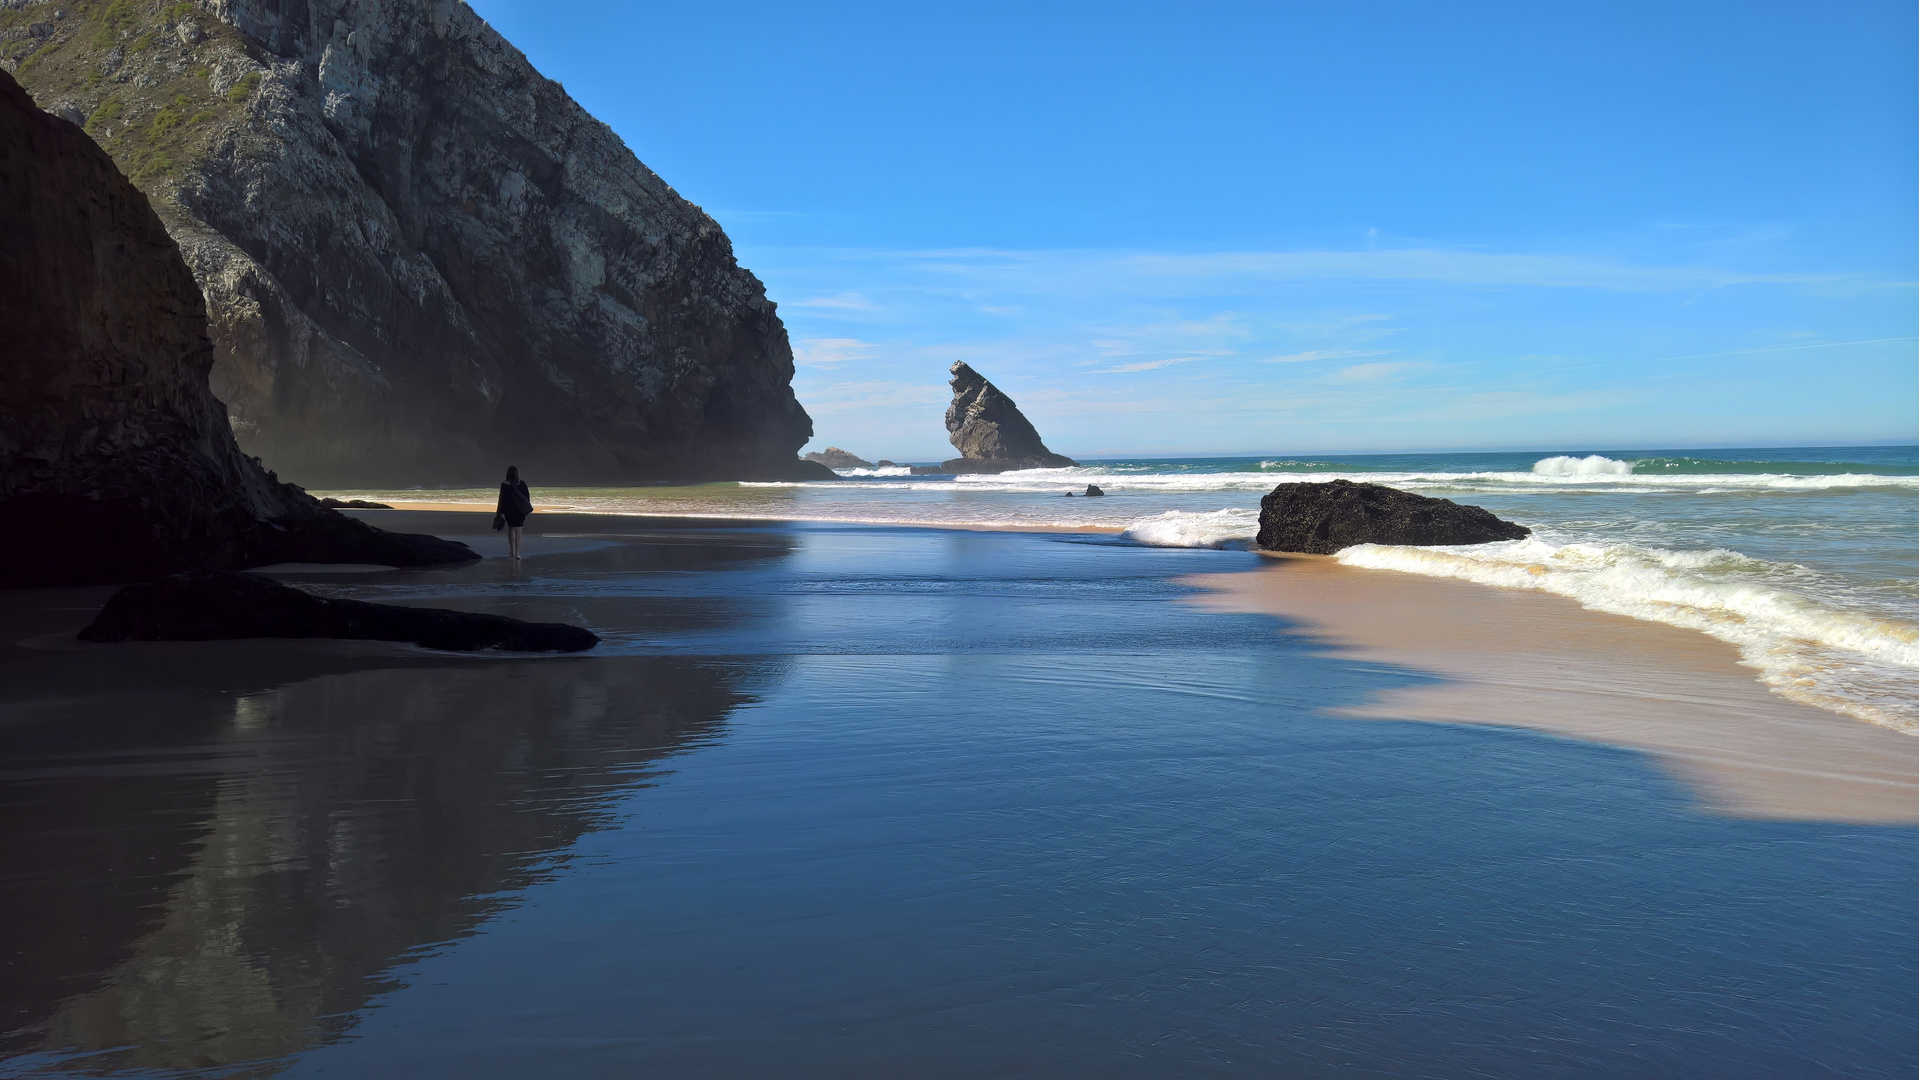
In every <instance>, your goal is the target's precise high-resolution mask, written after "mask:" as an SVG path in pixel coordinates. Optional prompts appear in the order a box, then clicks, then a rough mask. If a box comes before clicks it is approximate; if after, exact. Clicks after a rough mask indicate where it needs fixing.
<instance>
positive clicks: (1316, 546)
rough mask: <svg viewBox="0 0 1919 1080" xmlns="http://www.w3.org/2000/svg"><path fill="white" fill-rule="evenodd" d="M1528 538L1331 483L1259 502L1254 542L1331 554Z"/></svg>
mask: <svg viewBox="0 0 1919 1080" xmlns="http://www.w3.org/2000/svg"><path fill="white" fill-rule="evenodd" d="M1530 535H1532V530H1531V529H1528V528H1527V527H1526V526H1524V525H1515V524H1513V523H1512V522H1510V521H1505V520H1502V519H1500V518H1498V517H1495V516H1493V514H1492V513H1491V512H1490V511H1487V510H1484V509H1482V508H1480V507H1477V506H1462V505H1460V504H1459V503H1456V502H1453V501H1452V500H1451V499H1435V498H1431V497H1429V496H1425V495H1414V494H1413V493H1411V492H1408V491H1400V490H1398V489H1396V488H1389V487H1387V486H1385V485H1384V484H1355V483H1353V482H1352V481H1350V480H1334V481H1332V482H1330V483H1324V484H1310V483H1300V484H1281V485H1279V486H1278V487H1276V488H1274V489H1273V490H1272V493H1271V494H1269V495H1267V496H1266V497H1265V498H1263V499H1261V500H1259V537H1258V540H1257V541H1256V542H1257V544H1258V545H1259V546H1260V547H1262V548H1264V549H1266V550H1268V551H1298V552H1304V553H1306V554H1311V555H1331V554H1333V553H1334V552H1336V551H1339V550H1340V549H1342V548H1348V547H1352V546H1353V545H1354V544H1413V545H1422V546H1424V545H1451V544H1486V543H1491V542H1493V541H1495V540H1523V539H1525V538H1526V537H1528V536H1530Z"/></svg>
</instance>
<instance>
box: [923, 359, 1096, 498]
mask: <svg viewBox="0 0 1919 1080" xmlns="http://www.w3.org/2000/svg"><path fill="white" fill-rule="evenodd" d="M952 375H953V381H952V386H953V403H952V404H951V405H948V406H947V407H946V437H947V438H948V439H949V440H950V441H951V442H952V444H953V448H954V449H956V450H958V451H959V452H960V456H959V457H956V458H951V459H949V460H947V461H945V462H943V463H941V465H940V467H939V471H940V472H948V473H1001V472H1011V471H1013V470H1014V469H1064V468H1069V467H1071V466H1074V465H1077V464H1079V462H1077V461H1074V460H1073V459H1072V458H1069V457H1065V456H1064V455H1061V454H1055V453H1053V452H1052V451H1051V450H1048V449H1046V444H1045V443H1043V442H1041V441H1040V437H1039V432H1037V431H1035V430H1033V423H1032V421H1030V420H1028V419H1026V416H1025V414H1024V413H1021V412H1020V411H1019V406H1018V405H1015V404H1014V403H1013V399H1012V398H1009V397H1007V396H1006V395H1005V394H1004V393H1002V392H1001V391H1000V388H999V387H997V386H994V385H993V384H992V383H990V382H987V381H986V377H985V376H984V375H981V374H980V373H979V372H977V371H974V370H973V369H972V368H971V367H969V366H967V364H966V363H965V362H964V361H961V362H958V363H955V364H954V365H953V367H952Z"/></svg>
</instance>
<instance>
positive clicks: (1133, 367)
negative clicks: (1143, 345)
mask: <svg viewBox="0 0 1919 1080" xmlns="http://www.w3.org/2000/svg"><path fill="white" fill-rule="evenodd" d="M1200 359H1202V357H1198V356H1175V357H1171V358H1169V359H1166V360H1142V361H1140V362H1139V363H1137V364H1121V365H1120V366H1118V367H1109V368H1100V369H1099V370H1098V371H1096V372H1095V373H1094V374H1097V375H1126V374H1130V373H1132V372H1135V371H1158V370H1159V369H1160V368H1169V367H1172V366H1173V365H1174V364H1191V363H1194V362H1196V361H1198V360H1200Z"/></svg>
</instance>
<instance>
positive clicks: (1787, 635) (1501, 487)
mask: <svg viewBox="0 0 1919 1080" xmlns="http://www.w3.org/2000/svg"><path fill="white" fill-rule="evenodd" d="M1341 478H1343V479H1348V480H1354V481H1371V482H1375V483H1382V484H1389V485H1391V486H1393V487H1397V488H1401V489H1404V490H1407V491H1414V492H1418V493H1420V494H1423V495H1432V496H1438V497H1441V498H1447V499H1453V500H1455V501H1458V502H1466V503H1474V504H1477V505H1480V506H1484V507H1486V508H1487V509H1489V510H1491V511H1493V512H1494V513H1497V514H1499V515H1500V516H1501V517H1505V518H1509V519H1511V520H1514V521H1517V522H1519V523H1521V524H1524V525H1527V526H1530V527H1532V529H1533V530H1534V534H1533V536H1532V537H1531V538H1529V539H1527V540H1522V541H1514V542H1509V543H1497V544H1484V545H1476V546H1473V547H1467V548H1410V547H1382V546H1375V545H1366V546H1362V547H1356V548H1349V549H1347V550H1346V551H1343V552H1340V553H1339V555H1338V556H1337V557H1338V558H1339V559H1340V561H1342V562H1346V563H1349V564H1352V565H1356V566H1364V567H1373V568H1378V569H1381V570H1391V571H1397V572H1403V573H1415V574H1426V575H1432V576H1439V577H1453V578H1460V579H1464V580H1468V581H1474V582H1479V583H1482V584H1485V585H1490V586H1496V587H1502V588H1522V589H1537V590H1542V591H1546V592H1551V593H1556V594H1559V595H1563V596H1566V597H1569V598H1571V599H1574V600H1576V601H1578V602H1579V603H1581V604H1583V605H1585V606H1587V607H1590V608H1594V609H1596V610H1600V611H1606V612H1611V613H1613V614H1619V615H1626V616H1630V617H1633V618H1638V619H1646V620H1650V621H1654V622H1662V623H1668V624H1672V625H1676V626H1682V627H1686V628H1689V629H1692V630H1697V631H1700V632H1702V633H1706V634H1710V635H1712V636H1713V637H1716V638H1719V639H1721V640H1724V641H1727V642H1729V643H1731V644H1733V645H1734V646H1736V647H1738V649H1739V651H1740V656H1741V659H1742V661H1743V662H1744V663H1745V664H1747V665H1749V666H1751V667H1752V668H1754V669H1755V670H1756V671H1757V673H1758V677H1759V678H1760V679H1762V680H1763V681H1764V682H1765V683H1766V684H1767V685H1768V686H1770V687H1771V688H1772V689H1774V690H1775V691H1776V692H1778V693H1780V694H1783V695H1785V696H1787V697H1790V698H1793V699H1795V700H1798V701H1802V702H1805V703H1807V704H1811V705H1816V706H1818V707H1821V708H1825V709H1829V710H1832V711H1835V712H1839V713H1843V714H1846V715H1849V716H1853V717H1856V718H1858V719H1861V720H1866V721H1870V722H1872V723H1877V724H1883V725H1886V726H1888V727H1893V728H1896V729H1899V730H1901V731H1905V732H1907V733H1909V734H1919V543H1915V537H1916V535H1919V532H1916V530H1915V528H1914V525H1915V522H1919V447H1912V446H1901V447H1823V448H1819V447H1815V448H1804V447H1796V448H1748V449H1730V450H1723V449H1722V450H1711V451H1700V450H1686V451H1680V450H1663V451H1630V452H1628V451H1608V450H1566V451H1560V452H1531V453H1443V454H1441V453H1436V454H1389V455H1362V456H1345V455H1292V456H1288V455H1280V454H1272V455H1263V456H1258V457H1234V458H1182V459H1155V458H1129V459H1110V460H1097V461H1087V462H1086V463H1085V464H1084V465H1082V466H1081V467H1079V468H1071V469H1036V470H1030V471H1025V472H1016V473H1005V474H1001V475H998V476H958V477H949V476H913V475H911V473H910V470H909V469H908V468H905V467H897V468H885V469H850V470H843V471H842V472H841V479H840V480H838V481H817V482H808V483H766V484H752V483H745V484H705V485H695V486H686V487H637V488H540V487H539V486H538V477H537V475H534V476H531V477H530V479H531V480H532V481H533V483H534V486H535V489H536V499H537V501H538V502H540V503H541V504H542V505H543V506H557V507H565V508H567V509H573V510H580V511H591V512H596V513H612V514H666V515H679V516H693V517H708V518H720V519H736V520H740V519H745V520H779V521H837V522H863V523H898V524H924V525H946V526H969V527H995V526H997V527H1017V528H1046V527H1053V528H1099V529H1115V530H1120V535H1121V537H1122V538H1123V539H1125V540H1127V541H1130V542H1134V543H1139V544H1146V545H1153V546H1163V547H1193V548H1216V549H1245V548H1248V547H1250V546H1251V543H1252V539H1253V536H1254V534H1255V533H1256V532H1257V531H1258V526H1259V499H1260V497H1261V496H1262V495H1264V494H1265V493H1266V492H1268V491H1270V490H1272V488H1273V486H1274V485H1275V484H1278V483H1283V482H1289V481H1328V480H1334V479H1341ZM1088 484H1092V485H1097V486H1098V487H1100V488H1101V489H1103V490H1104V491H1105V492H1106V495H1105V497H1104V498H1093V499H1088V498H1084V497H1072V498H1068V497H1067V495H1068V493H1071V492H1081V491H1084V490H1085V488H1086V486H1087V485H1088ZM328 494H339V495H342V496H346V497H359V498H373V499H381V500H406V499H415V500H417V499H422V498H429V497H430V498H433V499H435V500H438V501H445V502H460V501H476V502H491V500H492V498H493V495H492V493H491V492H489V491H436V492H432V493H430V494H429V493H426V492H421V491H418V490H415V491H354V492H337V493H333V492H329V493H328Z"/></svg>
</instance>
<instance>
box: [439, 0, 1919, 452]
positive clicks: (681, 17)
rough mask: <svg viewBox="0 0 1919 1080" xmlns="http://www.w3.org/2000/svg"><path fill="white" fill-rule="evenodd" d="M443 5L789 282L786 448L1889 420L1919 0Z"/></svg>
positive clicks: (545, 0) (1736, 432)
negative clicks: (1011, 417) (993, 417)
mask: <svg viewBox="0 0 1919 1080" xmlns="http://www.w3.org/2000/svg"><path fill="white" fill-rule="evenodd" d="M473 7H474V8H475V9H476V10H477V11H479V12H480V14H481V15H483V16H485V17H486V18H487V19H488V20H489V21H490V22H492V23H493V24H494V25H495V26H496V27H498V28H499V29H500V31H501V32H502V33H504V34H505V35H506V36H507V37H508V38H509V39H510V40H512V41H513V42H514V43H515V44H517V45H519V46H520V47H521V48H522V49H523V50H525V52H526V53H527V55H528V57H529V58H530V59H531V60H532V61H533V62H534V64H535V65H537V66H538V67H539V68H540V69H541V70H542V71H543V72H545V73H546V74H547V75H549V76H551V77H553V78H555V79H558V80H560V81H561V82H562V83H564V84H565V85H566V87H567V89H568V90H569V91H570V92H571V93H572V94H573V95H574V96H575V97H576V98H577V99H579V101H580V102H581V103H582V104H583V105H585V106H586V107H587V108H588V109H589V110H591V111H592V112H593V113H594V114H595V115H597V116H599V117H600V118H602V119H604V120H605V121H606V122H607V123H609V124H611V125H612V127H613V128H614V130H616V131H618V132H619V133H620V135H621V136H622V137H623V138H624V139H625V140H626V142H627V144H628V145H629V146H631V147H632V148H633V150H634V151H635V153H637V154H638V155H639V157H640V159H641V160H643V161H645V162H646V163H647V164H648V165H650V166H651V167H652V168H653V169H654V170H655V171H657V172H659V173H660V174H661V175H662V176H663V177H664V178H665V179H666V180H667V182H668V183H671V184H672V185H673V186H674V187H675V188H676V189H677V190H678V191H679V192H680V193H681V194H682V195H684V196H686V197H687V198H689V199H691V200H692V201H694V202H696V203H698V204H700V205H701V206H703V207H704V208H705V209H706V210H707V211H708V212H709V213H710V214H712V215H713V216H714V217H715V218H716V219H717V220H719V222H720V223H721V224H722V225H723V226H724V227H725V228H726V230H727V232H728V233H729V235H731V236H732V238H733V242H734V246H735V248H736V250H737V252H738V254H739V256H740V261H741V262H742V263H743V264H744V265H746V266H748V267H750V268H751V269H752V270H754V271H755V272H756V273H757V274H759V276H760V277H761V278H762V279H763V280H764V281H765V282H766V284H767V289H768V292H769V294H770V295H771V296H772V298H773V299H774V300H776V301H778V302H779V304H780V312H781V315H782V317H783V318H784V319H785V320H786V324H787V328H788V330H789V332H790V333H791V335H792V337H793V341H794V345H795V351H796V355H797V357H798V360H799V374H798V375H797V376H796V378H795V388H796V390H797V391H798V392H799V395H800V400H801V401H802V402H803V403H804V404H805V405H806V406H807V409H808V411H809V412H811V413H812V415H813V417H814V425H815V429H816V431H817V433H818V434H817V436H816V438H815V440H814V444H813V445H814V447H818V446H823V445H826V444H828V443H832V444H835V445H839V446H843V447H845V448H847V449H850V450H853V451H854V452H856V453H861V454H864V455H866V456H868V457H880V456H886V457H894V458H913V459H916V460H918V459H930V458H938V457H943V456H946V455H947V454H948V453H949V452H950V451H949V450H948V448H947V445H946V442H945V431H944V429H943V427H942V426H941V424H940V413H941V411H942V410H943V408H944V405H945V402H946V399H947V396H948V395H947V391H946V388H945V369H946V367H947V365H949V364H950V363H951V362H952V361H953V360H955V359H965V360H967V361H968V362H969V363H972V364H973V365H974V366H976V367H977V368H979V369H980V370H981V371H982V372H984V373H985V374H986V375H987V377H988V378H991V379H993V380H994V381H995V382H997V383H999V384H1000V385H1001V386H1002V387H1004V388H1005V389H1006V390H1007V391H1008V392H1009V393H1011V394H1012V395H1013V396H1014V397H1015V398H1016V399H1017V400H1018V401H1019V402H1020V404H1021V405H1022V407H1024V408H1025V409H1026V411H1027V413H1028V415H1029V416H1031V417H1032V418H1033V419H1034V421H1035V423H1036V424H1037V425H1038V426H1039V428H1040V430H1041V432H1042V433H1043V434H1044V435H1045V436H1046V438H1047V441H1048V443H1049V444H1050V445H1051V446H1052V447H1053V448H1054V449H1055V450H1058V451H1061V452H1063V453H1068V454H1080V455H1093V456H1097V455H1102V454H1106V455H1118V454H1134V453H1139V454H1144V453H1161V454H1211V453H1237V452H1246V453H1268V452H1312V451H1319V452H1338V451H1345V452H1364V451H1369V450H1380V451H1389V450H1399V449H1445V448H1506V447H1510V448H1526V449H1557V448H1614V447H1616V448H1621V449H1626V448H1634V447H1685V446H1712V445H1722V446H1723V445H1808V444H1811V445H1826V444H1836V443H1853V442H1919V197H1915V193H1919V5H1914V4H1911V3H1909V2H1901V3H1876V2H1848V0H1826V2H1823V3H1816V4H1815V3H1794V4H1775V3H1764V2H1740V3H1685V2H1671V0H1669V2H1666V3H1646V4H1634V3H1620V2H1607V3H1603V4H1587V5H1569V4H1540V3H1536V2H1531V3H1511V4H1474V3H1460V4H1431V3H1417V4H1415V3H1406V4H1386V3H1355V4H1304V3H1299V4H1278V3H1266V4H1227V3H1217V4H1208V3H1183V4H1171V3H1167V4H1125V3H1102V4H1097V5H1095V4H1065V3H1057V4H1036V3H1025V4H991V3H973V4H967V5H954V6H942V5H935V4H925V5H894V4H887V5H880V4H873V5H856V4H836V5H802V4H784V5H761V4H749V3H735V4H727V3H705V4H683V3H682V4H673V5H666V4H652V3H628V2H611V0H577V2H567V0H541V2H539V3H533V2H528V0H474V3H473Z"/></svg>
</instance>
